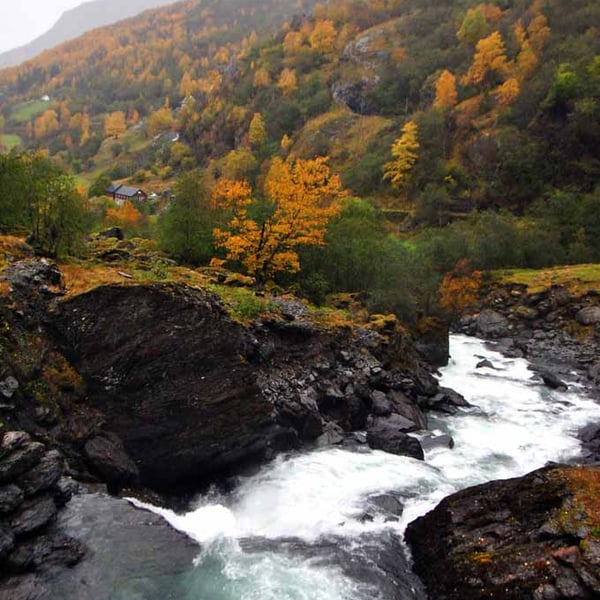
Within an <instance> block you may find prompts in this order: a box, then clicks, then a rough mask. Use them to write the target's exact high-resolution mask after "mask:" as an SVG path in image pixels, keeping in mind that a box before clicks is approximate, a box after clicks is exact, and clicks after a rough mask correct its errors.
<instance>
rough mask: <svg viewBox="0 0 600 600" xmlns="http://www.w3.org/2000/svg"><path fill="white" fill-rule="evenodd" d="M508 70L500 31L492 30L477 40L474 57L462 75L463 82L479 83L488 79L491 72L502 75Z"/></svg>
mask: <svg viewBox="0 0 600 600" xmlns="http://www.w3.org/2000/svg"><path fill="white" fill-rule="evenodd" d="M508 70H509V66H508V62H507V60H506V48H505V47H504V41H503V40H502V36H501V35H500V32H499V31H494V32H493V33H491V34H490V35H488V37H486V38H483V39H481V40H479V42H477V50H476V52H475V57H474V58H473V63H472V64H471V67H470V68H469V71H468V72H467V74H466V75H465V77H464V82H465V83H474V84H475V85H479V84H481V83H484V82H485V81H486V80H487V79H489V78H490V77H491V75H492V74H495V75H500V76H504V75H506V74H507V73H508Z"/></svg>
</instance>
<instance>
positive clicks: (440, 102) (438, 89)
mask: <svg viewBox="0 0 600 600" xmlns="http://www.w3.org/2000/svg"><path fill="white" fill-rule="evenodd" d="M457 98H458V94H457V92H456V77H455V76H454V75H453V74H452V73H451V72H450V71H448V70H447V69H445V70H444V71H442V73H441V75H440V76H439V78H438V80H437V82H436V84H435V102H434V103H433V105H434V106H435V107H436V108H441V109H444V108H452V107H453V106H454V105H455V104H456V100H457Z"/></svg>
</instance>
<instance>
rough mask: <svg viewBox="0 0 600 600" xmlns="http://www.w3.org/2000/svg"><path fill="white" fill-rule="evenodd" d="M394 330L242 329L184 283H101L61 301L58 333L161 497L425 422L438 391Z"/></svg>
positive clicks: (299, 325) (260, 324)
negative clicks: (352, 438)
mask: <svg viewBox="0 0 600 600" xmlns="http://www.w3.org/2000/svg"><path fill="white" fill-rule="evenodd" d="M384 327H387V328H388V331H386V332H383V333H382V332H378V331H377V330H375V329H366V328H362V329H361V328H360V327H357V328H356V329H351V328H338V329H334V328H324V327H320V326H318V325H316V324H315V323H314V322H311V320H310V319H306V318H303V317H294V316H293V315H292V314H291V312H289V311H288V313H287V314H286V316H285V318H282V317H281V316H279V317H277V318H272V317H268V318H264V319H262V320H258V321H256V322H255V323H254V324H253V325H251V326H243V325H241V324H239V323H237V322H235V321H233V320H232V319H231V318H230V316H229V315H228V313H227V311H226V310H225V308H224V307H223V305H222V304H221V302H220V301H219V300H218V298H217V297H216V296H214V295H213V294H211V293H208V292H205V291H202V290H199V289H195V288H190V287H187V286H181V285H150V286H128V287H121V286H106V287H101V288H97V289H95V290H93V291H91V292H89V293H87V294H84V295H81V296H78V297H76V298H75V299H73V300H71V301H68V302H66V303H63V304H61V305H60V306H59V308H58V310H57V312H56V315H55V316H54V318H53V325H52V329H53V331H54V332H55V335H56V338H57V340H58V341H59V344H60V346H61V347H62V349H63V351H64V352H65V354H66V355H67V356H68V357H69V359H70V360H71V362H72V364H73V365H74V366H75V368H76V369H77V370H78V372H79V373H80V374H81V375H82V376H83V378H84V380H85V381H86V382H87V395H88V399H87V400H88V402H89V404H90V406H91V407H92V408H93V409H94V410H95V411H98V412H99V413H100V414H101V415H102V418H103V420H104V427H105V428H106V429H107V430H109V431H111V432H114V433H116V434H117V436H118V437H119V438H120V439H121V440H123V443H124V447H125V449H126V451H127V453H128V454H129V455H130V456H131V457H132V458H133V461H134V462H135V464H136V466H137V468H138V469H139V473H140V478H141V481H142V483H143V484H144V485H147V486H150V487H153V488H160V489H165V488H169V487H171V486H173V485H178V484H181V485H186V486H193V485H194V484H197V483H198V482H200V481H202V480H204V479H207V478H210V477H213V476H215V475H219V474H222V473H224V472H225V473H226V472H228V471H230V470H232V469H239V468H240V467H241V466H244V465H247V464H251V463H255V462H260V461H262V460H265V459H268V458H270V457H272V456H273V455H274V454H275V453H277V452H279V451H282V450H289V449H291V448H295V447H298V446H299V445H300V444H302V443H312V442H317V443H321V444H327V443H341V442H342V441H343V436H344V432H350V431H354V430H358V429H365V428H368V427H370V426H373V427H375V426H378V427H379V428H381V426H382V423H381V421H385V420H387V419H389V418H391V417H392V416H394V415H398V416H399V415H401V416H402V417H404V418H405V420H404V421H403V427H404V429H403V430H402V431H401V432H400V433H401V435H402V436H403V435H405V432H409V431H414V430H416V429H419V428H423V427H425V426H426V419H425V417H424V415H423V414H422V412H421V410H420V408H419V406H418V401H419V399H421V400H422V402H425V399H426V398H432V397H434V396H435V395H436V393H437V382H436V381H435V380H434V379H433V378H432V377H431V375H429V373H428V372H427V371H426V370H425V369H424V368H422V367H420V366H419V363H418V361H417V360H416V358H415V357H414V354H413V352H412V346H411V344H410V341H409V338H408V337H407V336H406V335H405V334H403V333H402V332H401V330H400V329H399V328H397V326H396V325H395V323H394V322H393V321H391V322H390V323H388V324H387V325H384ZM438 400H439V399H438ZM395 429H396V430H398V427H396V428H395ZM415 442H416V440H415ZM417 445H418V442H417ZM87 450H88V446H87V445H86V451H87ZM417 453H418V452H417Z"/></svg>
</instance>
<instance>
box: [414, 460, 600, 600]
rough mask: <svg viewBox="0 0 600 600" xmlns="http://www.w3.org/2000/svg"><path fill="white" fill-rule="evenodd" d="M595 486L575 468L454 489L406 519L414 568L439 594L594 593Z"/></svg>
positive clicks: (598, 476)
mask: <svg viewBox="0 0 600 600" xmlns="http://www.w3.org/2000/svg"><path fill="white" fill-rule="evenodd" d="M599 492H600V470H599V469H598V468H578V467H551V468H545V469H540V470H538V471H534V472H533V473H530V474H529V475H526V476H525V477H520V478H517V479H510V480H506V481H493V482H490V483H486V484H484V485H480V486H476V487H473V488H469V489H466V490H463V491H461V492H458V493H457V494H454V495H452V496H449V497H448V498H446V499H444V500H443V501H442V502H441V503H440V504H439V505H438V506H437V507H436V508H435V509H434V510H433V511H431V512H430V513H428V514H427V515H425V516H424V517H421V518H419V519H417V520H416V521H414V522H413V523H411V524H410V525H409V527H408V529H407V531H406V540H407V541H408V543H409V545H410V546H411V549H412V552H413V556H414V560H415V570H416V572H417V574H418V575H419V576H420V577H421V578H422V579H423V581H424V583H425V584H426V586H427V588H428V591H429V593H430V594H431V596H432V597H435V598H438V599H439V600H479V599H481V600H483V599H484V598H487V599H494V598H497V599H498V600H513V599H514V600H551V599H552V600H561V599H563V598H579V599H586V598H590V599H591V598H598V597H599V595H600V538H599V535H598V533H599V529H598V524H599V521H598V514H599V513H598V497H599V496H598V494H599Z"/></svg>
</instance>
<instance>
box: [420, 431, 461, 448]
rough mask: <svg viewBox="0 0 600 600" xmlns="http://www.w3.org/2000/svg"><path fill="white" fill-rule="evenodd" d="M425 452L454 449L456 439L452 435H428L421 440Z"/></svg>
mask: <svg viewBox="0 0 600 600" xmlns="http://www.w3.org/2000/svg"><path fill="white" fill-rule="evenodd" d="M419 441H420V442H421V446H422V448H423V450H425V451H427V450H433V449H434V448H450V449H451V450H452V448H454V439H452V436H450V435H446V434H443V435H426V436H425V437H422V438H421V439H420V440H419Z"/></svg>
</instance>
